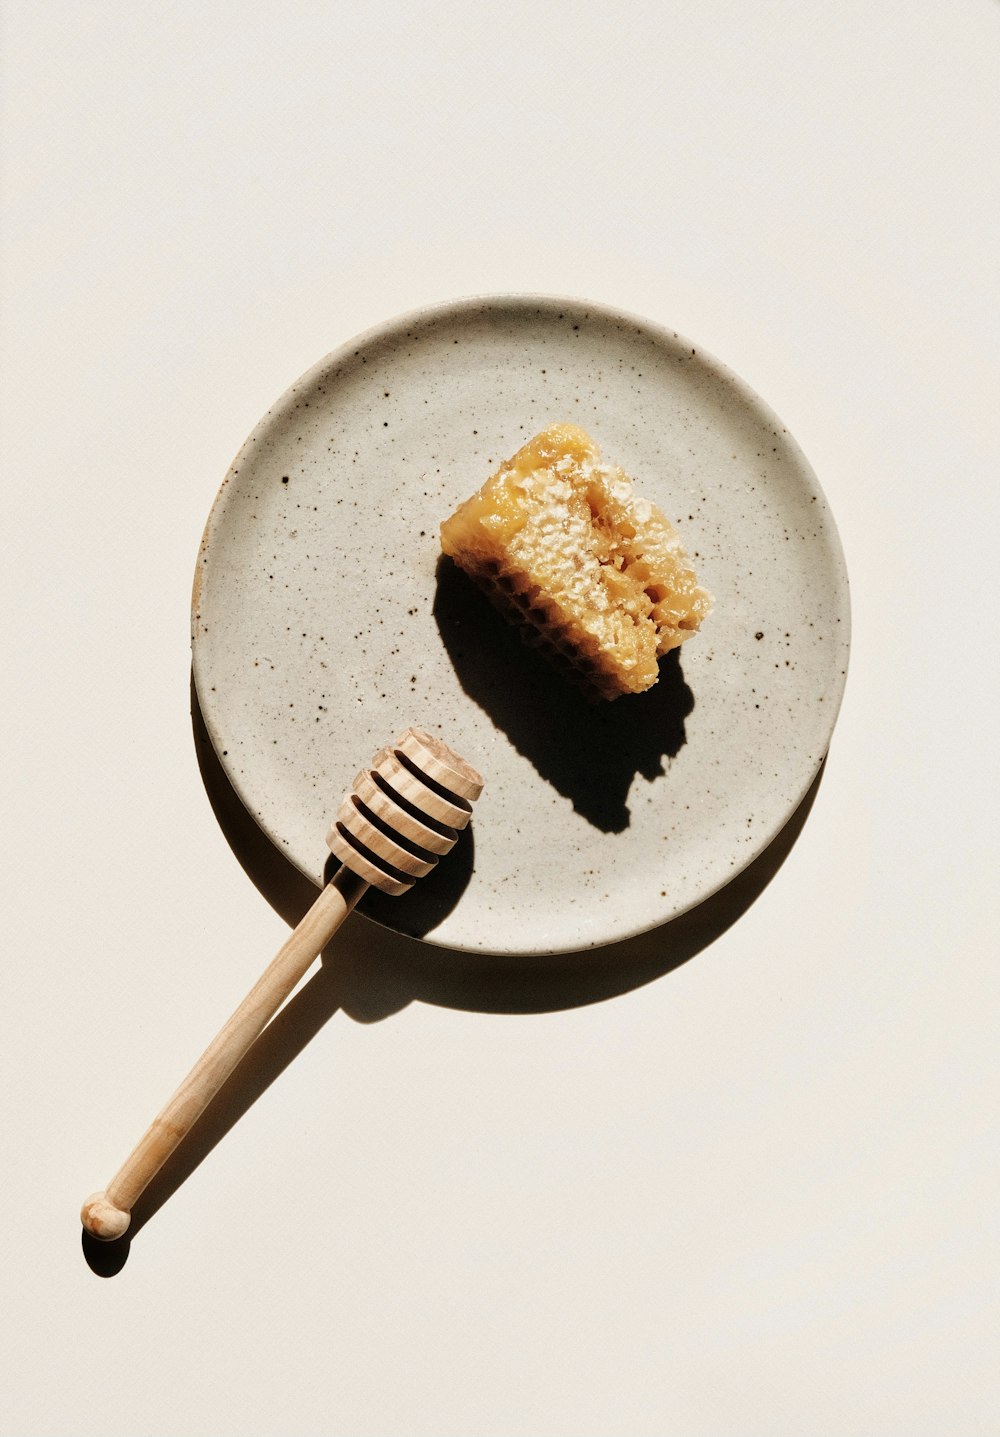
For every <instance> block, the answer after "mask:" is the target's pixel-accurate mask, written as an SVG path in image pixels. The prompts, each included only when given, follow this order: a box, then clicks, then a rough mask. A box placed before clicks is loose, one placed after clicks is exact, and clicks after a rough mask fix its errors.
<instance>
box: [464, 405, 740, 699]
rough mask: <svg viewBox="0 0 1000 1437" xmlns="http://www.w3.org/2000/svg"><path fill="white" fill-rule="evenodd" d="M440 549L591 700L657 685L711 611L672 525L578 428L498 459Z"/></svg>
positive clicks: (552, 430) (553, 429)
mask: <svg viewBox="0 0 1000 1437" xmlns="http://www.w3.org/2000/svg"><path fill="white" fill-rule="evenodd" d="M441 547H442V549H443V551H444V552H445V554H448V555H449V556H450V557H451V558H452V559H454V561H455V563H456V564H458V565H459V567H460V568H462V569H464V570H465V572H466V573H467V574H468V575H469V576H470V578H472V579H474V580H475V581H476V583H477V584H479V586H480V587H481V588H482V589H483V590H484V591H485V593H486V594H487V595H488V597H489V598H490V600H491V601H492V602H493V604H494V605H495V606H496V607H497V608H498V609H499V610H500V611H501V613H503V614H504V615H505V616H506V617H507V618H510V619H512V620H513V621H514V622H516V623H518V624H519V625H520V626H521V630H522V637H524V638H525V639H526V641H528V642H530V643H533V644H534V645H535V646H536V647H537V648H539V649H540V650H541V651H542V652H543V653H544V654H545V655H546V656H547V657H548V658H550V659H551V660H552V661H553V662H554V663H555V664H556V666H557V667H558V668H560V669H561V670H562V671H563V672H564V673H566V674H567V676H569V677H571V678H572V679H573V680H574V681H575V682H576V683H578V684H580V685H581V686H582V687H583V688H584V689H586V690H587V691H588V692H589V693H590V694H591V695H592V696H593V697H599V698H605V699H615V698H618V697H620V695H622V694H628V693H642V692H643V690H645V689H648V688H651V687H652V685H653V684H655V683H656V680H657V678H658V676H659V670H658V668H657V660H658V659H659V658H660V657H661V656H662V655H663V654H665V653H667V652H668V651H669V650H670V649H673V648H676V647H677V646H678V644H682V643H684V642H685V640H687V639H689V638H691V636H692V635H693V634H694V633H695V632H696V631H697V629H698V628H699V626H700V624H701V622H702V620H703V619H704V618H705V617H706V616H707V615H708V613H709V612H710V611H711V608H712V602H713V601H712V596H711V595H710V594H709V593H708V591H707V590H706V589H703V588H702V587H701V586H700V585H699V584H698V580H697V578H696V576H695V572H694V569H693V568H692V566H691V563H690V560H689V559H688V557H687V555H686V554H685V552H684V549H683V546H682V544H681V540H680V536H679V534H678V533H677V530H676V529H675V528H674V526H673V525H672V524H671V523H670V521H669V520H668V519H667V518H666V517H665V516H664V515H663V514H662V513H661V512H660V510H659V509H658V508H657V507H656V505H655V504H651V503H650V502H649V500H648V499H641V498H639V497H638V496H637V495H636V494H635V492H634V490H633V487H632V481H631V480H630V479H629V478H628V476H627V475H626V474H625V473H624V472H623V470H621V469H619V468H617V467H616V466H614V465H607V464H603V463H602V462H601V454H600V450H599V449H598V447H597V445H596V444H595V443H594V441H593V439H591V438H590V436H589V435H588V434H585V433H584V431H583V430H582V429H578V428H577V427H576V426H575V425H572V424H553V425H550V426H549V427H548V428H547V429H543V430H542V432H541V433H540V434H536V435H535V437H534V438H533V439H530V440H529V441H528V443H527V444H525V445H524V446H523V448H521V449H519V450H518V451H517V453H516V454H515V455H514V456H513V458H512V459H508V460H507V461H506V463H504V464H501V466H500V468H499V469H498V470H497V472H496V474H494V476H493V477H492V479H489V480H487V482H486V483H485V484H484V485H483V487H482V488H481V489H480V490H479V491H478V492H477V493H476V494H474V495H473V496H472V498H471V499H468V500H466V502H465V503H464V504H461V505H460V506H459V507H458V509H457V510H456V511H455V513H454V514H452V516H451V518H450V519H447V520H446V521H445V522H444V523H443V524H442V525H441Z"/></svg>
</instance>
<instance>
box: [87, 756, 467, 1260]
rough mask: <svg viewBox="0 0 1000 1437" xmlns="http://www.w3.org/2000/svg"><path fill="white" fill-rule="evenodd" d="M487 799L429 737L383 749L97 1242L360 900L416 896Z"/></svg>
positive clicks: (147, 1140)
mask: <svg viewBox="0 0 1000 1437" xmlns="http://www.w3.org/2000/svg"><path fill="white" fill-rule="evenodd" d="M482 790H483V780H482V779H481V778H480V776H479V774H478V773H477V772H476V770H475V769H474V768H472V766H471V765H470V764H468V763H466V762H465V760H464V759H462V758H459V756H458V754H457V753H455V752H454V750H453V749H450V748H449V747H448V745H447V744H445V743H442V742H441V740H440V739H437V738H434V737H433V736H432V735H431V734H428V733H425V732H424V730H423V729H419V728H408V729H407V730H406V732H405V733H402V734H400V736H399V738H398V739H397V740H396V742H395V744H393V745H392V746H391V747H388V748H383V749H380V750H379V752H378V753H377V754H376V755H375V756H374V758H373V759H372V762H371V766H370V767H369V768H367V769H365V770H364V771H363V772H362V773H359V774H358V776H357V778H356V779H355V780H354V787H353V789H352V790H351V792H350V793H349V794H348V795H347V797H346V798H345V799H344V801H343V803H342V804H341V806H340V810H339V812H338V813H337V817H336V818H335V819H334V822H333V825H332V826H331V828H330V833H329V836H328V838H327V843H328V844H329V846H330V849H331V850H332V852H333V854H334V856H335V857H336V858H339V859H340V861H341V865H342V866H341V867H340V868H339V869H338V870H337V872H336V873H335V874H334V876H333V878H332V879H331V881H330V882H329V883H328V884H327V885H326V887H325V888H324V889H323V891H322V892H321V893H320V895H319V897H318V898H317V899H316V902H315V903H314V904H313V906H312V907H311V908H310V909H309V912H308V913H307V914H306V915H305V917H304V918H303V919H302V921H301V922H300V923H299V925H298V926H297V927H296V928H295V929H294V930H293V931H292V933H291V935H290V936H289V938H288V940H287V941H286V943H285V944H284V946H283V947H282V948H281V949H280V951H279V952H278V954H277V956H276V957H275V958H274V959H273V960H272V962H271V964H270V965H269V967H267V968H266V969H265V970H264V972H263V974H262V975H261V977H260V978H259V979H258V980H257V982H256V983H255V984H254V986H253V987H252V988H251V989H250V992H249V993H248V994H247V996H246V997H245V998H244V999H243V1002H242V1003H241V1004H240V1006H239V1007H238V1008H237V1009H236V1012H235V1013H234V1014H233V1015H232V1017H231V1018H230V1019H229V1022H228V1023H226V1025H225V1027H223V1028H222V1029H221V1031H220V1032H219V1033H218V1034H217V1035H216V1037H215V1038H214V1039H213V1041H212V1042H211V1043H210V1044H209V1046H208V1047H207V1048H206V1049H205V1052H204V1053H203V1054H202V1055H201V1057H200V1058H199V1059H198V1061H197V1063H195V1065H194V1067H193V1068H192V1069H191V1071H190V1073H188V1075H187V1077H186V1078H185V1079H184V1081H183V1083H181V1085H180V1087H179V1088H178V1089H177V1091H176V1092H175V1093H174V1095H173V1097H172V1098H171V1099H170V1101H169V1102H168V1103H167V1105H166V1107H165V1108H164V1109H163V1110H162V1112H161V1113H160V1114H159V1116H158V1117H156V1118H154V1120H153V1122H152V1124H151V1126H150V1127H149V1128H148V1129H147V1131H146V1133H145V1135H144V1136H143V1138H142V1139H141V1140H140V1142H139V1143H138V1145H137V1146H136V1147H135V1148H134V1149H133V1151H132V1152H131V1153H130V1154H129V1156H128V1157H127V1158H126V1159H125V1162H124V1163H123V1164H122V1166H121V1167H120V1168H119V1170H118V1172H117V1173H116V1174H115V1176H114V1177H113V1178H112V1179H111V1181H110V1182H109V1183H108V1186H107V1187H106V1188H105V1190H104V1192H101V1193H95V1194H94V1196H93V1197H90V1198H88V1199H87V1201H86V1202H85V1203H84V1205H83V1209H82V1211H81V1213H80V1217H81V1219H82V1221H83V1225H84V1227H85V1228H86V1229H87V1231H88V1232H89V1233H92V1234H93V1236H94V1237H99V1238H104V1239H105V1240H107V1241H111V1240H112V1239H113V1238H116V1237H121V1236H122V1234H123V1233H124V1232H125V1231H126V1229H127V1228H128V1225H129V1222H130V1220H131V1214H132V1208H133V1206H134V1205H135V1203H136V1202H137V1201H138V1199H139V1196H140V1194H141V1193H143V1192H144V1191H145V1189H146V1187H147V1186H148V1184H149V1183H150V1182H151V1180H152V1178H153V1177H154V1175H155V1174H156V1173H157V1172H158V1171H159V1169H160V1168H161V1167H162V1166H163V1164H164V1162H166V1160H167V1158H168V1157H169V1156H170V1154H171V1153H172V1152H173V1151H174V1149H175V1148H176V1147H177V1145H178V1143H179V1142H180V1141H181V1139H182V1138H183V1137H184V1136H185V1134H186V1133H187V1132H188V1131H189V1130H190V1129H191V1127H192V1126H193V1124H194V1123H195V1121H196V1120H197V1118H198V1117H199V1116H200V1115H201V1114H202V1113H203V1112H204V1110H205V1108H206V1107H207V1106H208V1104H209V1103H210V1102H211V1100H212V1098H213V1097H214V1096H215V1094H216V1093H217V1092H218V1091H219V1089H220V1088H221V1087H222V1085H223V1083H224V1082H225V1081H226V1079H227V1078H228V1077H229V1075H230V1073H231V1072H232V1071H233V1069H234V1068H235V1067H236V1065H237V1063H238V1062H239V1061H240V1059H241V1058H242V1057H243V1055H244V1054H245V1053H246V1051H247V1049H248V1048H249V1047H250V1045H251V1044H252V1043H253V1042H254V1041H255V1040H256V1039H257V1038H258V1037H259V1036H260V1034H261V1032H263V1030H264V1028H265V1026H266V1025H267V1023H268V1022H269V1021H270V1019H271V1018H272V1017H273V1016H274V1014H275V1013H276V1012H277V1010H278V1008H279V1007H280V1006H281V1004H282V1003H283V1002H284V1001H285V999H286V998H287V997H288V995H289V994H290V993H291V991H292V989H293V988H294V987H295V985H296V984H297V983H298V982H299V980H300V979H301V978H302V977H303V976H304V975H305V972H306V970H307V969H308V968H309V966H310V964H311V963H312V962H313V960H314V959H315V958H316V957H317V955H318V954H320V953H321V952H322V951H323V949H324V948H325V947H326V945H327V943H329V941H330V939H331V938H332V937H333V935H334V933H336V931H337V929H338V928H339V927H340V925H341V923H343V921H344V919H345V918H346V917H347V915H348V913H350V911H351V909H352V908H353V907H354V905H355V904H356V903H357V901H358V899H359V898H360V897H361V896H362V894H364V893H365V892H366V890H367V889H368V887H369V886H371V887H374V888H380V889H381V890H382V892H383V893H389V894H393V895H398V894H401V893H406V892H407V890H408V889H410V888H412V887H413V884H414V882H415V881H416V879H418V878H420V877H422V876H423V875H424V874H426V873H429V872H430V871H431V869H432V868H433V867H434V866H435V864H436V863H437V861H438V858H439V857H440V856H441V854H444V853H447V852H448V851H449V849H451V848H453V847H454V845H455V842H456V840H457V839H458V830H459V829H462V828H464V827H465V826H466V824H467V823H468V822H469V819H470V818H471V817H472V803H473V802H474V801H475V799H477V798H478V797H479V795H480V793H482Z"/></svg>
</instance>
